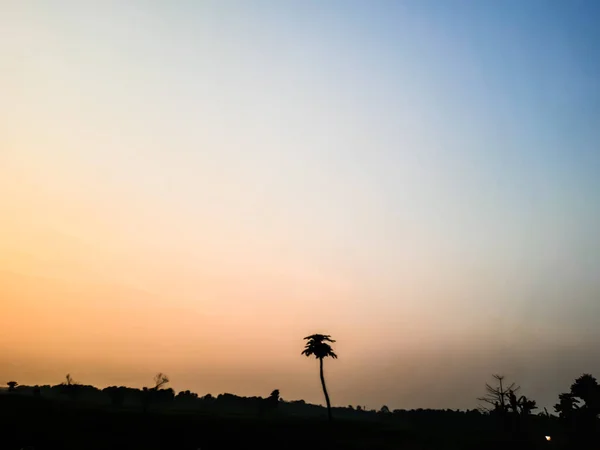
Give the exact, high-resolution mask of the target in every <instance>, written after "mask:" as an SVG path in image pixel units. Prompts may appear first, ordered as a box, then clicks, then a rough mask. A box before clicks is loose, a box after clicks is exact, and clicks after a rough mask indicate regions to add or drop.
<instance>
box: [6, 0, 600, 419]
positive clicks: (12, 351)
mask: <svg viewBox="0 0 600 450" xmlns="http://www.w3.org/2000/svg"><path fill="white" fill-rule="evenodd" d="M599 20H600V4H598V2H595V1H593V0H589V1H580V0H573V1H558V0H546V1H541V0H528V1H527V2H522V1H513V0H506V1H503V2H491V1H476V0H463V1H460V0H448V1H429V0H405V1H385V0H378V1H367V0H363V1H352V0H344V1H342V0H330V1H327V2H320V1H315V0H310V1H302V2H301V1H292V0H285V1H264V0H255V1H252V2H249V1H242V0H240V1H233V0H218V1H216V0H215V1H208V0H205V1H197V2H192V1H185V0H178V1H173V2H158V1H152V0H145V1H141V0H136V1H131V2H121V1H116V0H114V1H113V0H106V1H79V0H77V1H76V0H72V1H68V0H56V1H53V2H43V1H27V0H25V1H17V0H0V99H1V101H0V308H1V310H2V314H0V382H5V381H8V380H9V379H16V380H17V381H19V382H20V383H21V384H55V383H59V382H61V380H62V379H63V378H64V375H65V374H66V373H71V374H72V375H73V377H74V378H75V379H76V380H77V381H79V382H82V383H85V384H94V385H97V386H101V387H102V386H108V385H114V384H119V385H120V384H125V385H130V386H138V387H141V386H144V385H149V384H151V383H152V377H153V375H154V374H155V373H156V372H159V371H162V372H165V373H167V374H168V375H169V376H170V378H171V380H172V386H173V388H174V389H176V390H185V389H190V390H192V391H196V392H199V393H200V394H204V393H208V392H210V393H212V394H213V395H216V394H219V393H223V392H230V393H236V394H239V395H249V396H250V395H268V393H269V392H271V391H272V390H273V389H275V388H277V389H280V391H281V395H282V397H283V398H284V399H287V400H291V399H300V398H302V399H305V400H306V401H309V402H313V403H320V404H322V403H323V398H322V392H321V389H320V383H319V378H318V363H317V362H316V361H315V360H313V359H307V358H304V357H302V356H301V355H300V352H301V351H302V348H303V340H302V338H303V337H304V336H306V335H309V334H313V333H325V334H331V335H332V337H333V338H334V339H336V340H337V342H336V343H335V346H334V348H335V350H336V352H337V353H338V355H339V359H338V360H334V361H327V362H326V377H327V380H328V388H329V391H330V395H331V398H332V402H333V404H335V405H348V404H352V405H356V404H360V405H365V406H367V407H369V408H377V409H378V408H380V407H381V406H382V405H383V404H386V405H388V406H389V407H390V408H392V409H393V408H407V409H408V408H418V407H423V408H427V407H431V408H473V407H475V406H477V400H476V397H477V396H481V395H482V394H483V393H484V384H485V383H486V382H488V381H490V379H491V374H494V373H501V374H505V375H506V377H507V378H509V379H511V380H514V381H516V382H517V383H518V384H520V385H521V386H522V392H523V393H525V394H526V395H528V396H530V397H532V398H534V399H536V400H537V401H538V403H539V404H541V405H548V406H551V405H553V404H554V403H555V402H556V401H557V398H558V394H559V393H560V392H565V391H567V390H568V388H569V386H570V384H571V382H572V381H573V380H574V379H575V378H576V377H577V376H579V375H581V374H582V373H584V372H591V373H592V374H596V376H600V350H599V349H598V346H597V342H598V339H599V338H600V331H599V330H598V327H597V324H598V321H599V320H600V301H599V300H600V276H599V274H600V240H598V230H599V229H600V177H599V176H598V173H600V147H599V144H598V143H599V142H600V30H599V29H598V27H597V23H598V21H599Z"/></svg>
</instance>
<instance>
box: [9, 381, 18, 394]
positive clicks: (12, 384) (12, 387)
mask: <svg viewBox="0 0 600 450" xmlns="http://www.w3.org/2000/svg"><path fill="white" fill-rule="evenodd" d="M6 384H7V385H8V392H15V390H16V389H17V386H18V385H19V383H17V382H16V381H9V382H8V383H6Z"/></svg>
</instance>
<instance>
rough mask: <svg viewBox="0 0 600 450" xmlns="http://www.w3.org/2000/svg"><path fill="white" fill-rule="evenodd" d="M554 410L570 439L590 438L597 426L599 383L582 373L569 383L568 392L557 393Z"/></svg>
mask: <svg viewBox="0 0 600 450" xmlns="http://www.w3.org/2000/svg"><path fill="white" fill-rule="evenodd" d="M558 398H559V403H557V404H556V405H555V406H554V410H555V411H556V412H557V413H559V417H560V419H561V420H562V422H563V424H564V425H565V426H566V428H567V430H568V433H569V435H570V437H571V439H574V440H575V441H578V442H579V443H581V442H587V441H590V442H591V440H592V438H593V434H594V433H595V432H596V430H597V428H598V425H599V424H598V415H599V414H600V385H598V382H597V380H596V379H595V378H594V377H593V376H592V375H590V374H583V375H582V376H580V377H579V378H577V379H576V380H575V382H574V383H573V384H572V385H571V390H570V392H568V393H564V394H560V395H559V397H558Z"/></svg>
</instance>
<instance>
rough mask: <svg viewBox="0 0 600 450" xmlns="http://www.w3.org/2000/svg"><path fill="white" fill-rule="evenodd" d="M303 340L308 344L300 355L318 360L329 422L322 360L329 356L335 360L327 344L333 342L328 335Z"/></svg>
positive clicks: (329, 403)
mask: <svg viewBox="0 0 600 450" xmlns="http://www.w3.org/2000/svg"><path fill="white" fill-rule="evenodd" d="M304 339H305V340H306V341H308V342H307V343H306V346H305V347H304V350H303V351H302V354H303V355H306V356H307V357H309V356H313V355H314V357H315V358H317V359H318V360H319V368H320V372H319V373H320V375H321V385H322V386H323V393H324V394H325V401H326V402H327V416H328V417H329V420H330V421H331V419H332V417H331V402H330V401H329V394H328V393H327V387H325V376H324V375H323V358H327V357H328V356H330V357H332V358H333V359H337V355H336V354H335V352H334V351H333V349H332V348H331V345H329V344H328V342H331V343H333V342H335V341H334V340H333V339H331V336H329V335H328V334H313V335H310V336H306V337H305V338H304Z"/></svg>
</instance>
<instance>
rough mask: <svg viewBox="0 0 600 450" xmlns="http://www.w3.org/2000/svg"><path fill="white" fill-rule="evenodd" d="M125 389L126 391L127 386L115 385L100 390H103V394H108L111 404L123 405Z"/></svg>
mask: <svg viewBox="0 0 600 450" xmlns="http://www.w3.org/2000/svg"><path fill="white" fill-rule="evenodd" d="M126 391H127V388H125V387H117V386H110V387H107V388H104V389H103V390H102V392H104V393H105V394H107V395H108V396H109V398H110V402H111V403H112V405H113V406H116V407H121V406H123V403H124V402H125V392H126Z"/></svg>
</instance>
